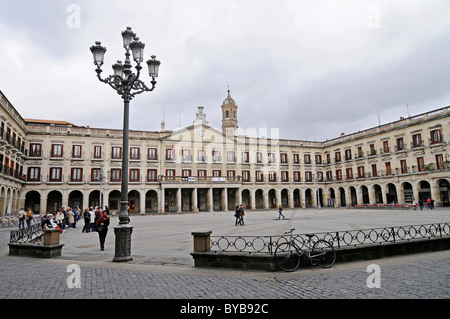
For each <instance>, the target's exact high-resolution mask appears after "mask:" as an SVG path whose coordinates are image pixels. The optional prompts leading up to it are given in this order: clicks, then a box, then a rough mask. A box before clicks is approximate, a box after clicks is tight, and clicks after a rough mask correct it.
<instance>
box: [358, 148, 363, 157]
mask: <svg viewBox="0 0 450 319" xmlns="http://www.w3.org/2000/svg"><path fill="white" fill-rule="evenodd" d="M357 156H358V158H361V157H364V152H363V149H362V147H361V146H358V155H357Z"/></svg>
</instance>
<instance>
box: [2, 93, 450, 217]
mask: <svg viewBox="0 0 450 319" xmlns="http://www.w3.org/2000/svg"><path fill="white" fill-rule="evenodd" d="M0 104H1V107H0V120H1V131H0V132H1V134H0V163H1V174H0V181H1V188H0V214H1V215H4V214H8V213H9V214H15V213H17V211H18V210H19V209H20V208H25V209H27V208H30V209H32V211H33V212H35V213H44V212H53V211H55V210H57V209H59V208H61V207H76V206H78V207H80V209H84V208H87V207H89V206H97V205H98V206H104V205H108V206H109V208H110V210H111V211H112V212H113V213H114V212H118V210H119V208H120V207H119V206H120V190H121V187H120V184H121V174H122V172H121V168H122V165H121V164H122V154H123V152H124V151H127V152H129V194H128V195H129V204H130V213H131V214H145V213H165V212H174V213H176V212H190V211H192V212H195V211H233V210H234V209H235V207H236V205H238V204H243V205H244V207H245V208H246V209H247V210H255V209H262V210H264V209H265V210H268V209H272V210H273V209H276V208H278V207H279V206H282V207H283V208H307V207H318V206H320V207H324V206H325V207H350V206H355V205H375V204H383V205H385V204H391V203H396V204H400V205H405V204H410V203H412V202H413V201H418V200H419V199H423V200H426V199H428V198H431V199H433V200H434V201H435V205H436V206H448V205H449V193H450V173H449V172H450V163H449V158H448V153H449V143H448V141H449V140H450V107H444V108H440V109H436V110H432V111H430V112H427V113H424V114H420V115H416V116H411V117H408V118H402V119H400V120H398V121H395V122H392V123H388V124H384V125H379V126H377V127H374V128H369V129H367V130H364V131H360V132H355V133H352V134H342V135H341V136H339V137H336V138H334V139H331V140H327V141H323V142H317V141H304V140H292V139H282V138H280V137H279V136H278V135H279V130H278V129H273V128H266V129H261V128H256V129H247V130H242V129H240V128H239V127H238V106H237V104H236V102H235V101H234V99H233V98H232V97H231V95H230V92H228V95H227V97H226V98H225V100H224V101H223V103H222V105H221V111H222V129H221V130H219V129H216V128H214V127H211V126H210V125H209V123H208V121H207V119H206V113H205V112H204V108H203V107H198V108H197V113H196V114H195V118H194V117H193V118H194V120H193V123H192V125H190V126H188V127H184V128H180V129H177V130H166V129H165V124H164V122H162V123H161V128H160V129H159V130H157V131H136V130H131V131H130V143H129V144H130V148H129V149H128V150H123V149H122V130H114V129H105V128H91V127H89V126H79V125H75V124H72V123H69V122H63V121H52V120H33V119H24V118H22V116H21V115H20V114H19V112H18V111H17V110H16V108H15V107H13V105H12V104H11V103H10V101H8V99H7V98H6V96H5V95H4V94H3V93H2V92H1V91H0ZM261 132H264V134H261ZM269 133H270V134H269ZM269 135H270V136H269ZM255 136H256V137H255Z"/></svg>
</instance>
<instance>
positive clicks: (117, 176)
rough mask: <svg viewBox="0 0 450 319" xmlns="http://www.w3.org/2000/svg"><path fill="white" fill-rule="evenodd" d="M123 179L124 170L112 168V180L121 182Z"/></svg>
mask: <svg viewBox="0 0 450 319" xmlns="http://www.w3.org/2000/svg"><path fill="white" fill-rule="evenodd" d="M121 180H122V170H121V169H120V168H112V169H111V182H120V181H121Z"/></svg>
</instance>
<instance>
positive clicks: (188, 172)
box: [181, 169, 192, 177]
mask: <svg viewBox="0 0 450 319" xmlns="http://www.w3.org/2000/svg"><path fill="white" fill-rule="evenodd" d="M191 175H192V171H191V170H190V169H183V170H181V176H182V177H191Z"/></svg>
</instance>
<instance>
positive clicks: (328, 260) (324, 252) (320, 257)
mask: <svg viewBox="0 0 450 319" xmlns="http://www.w3.org/2000/svg"><path fill="white" fill-rule="evenodd" d="M311 261H312V262H315V263H316V264H317V265H319V266H320V267H322V268H330V267H331V266H333V265H334V263H335V261H336V251H335V250H334V248H333V245H331V244H330V243H329V242H328V241H326V240H323V239H319V240H318V241H316V242H315V243H314V245H313V248H312V250H311Z"/></svg>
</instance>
